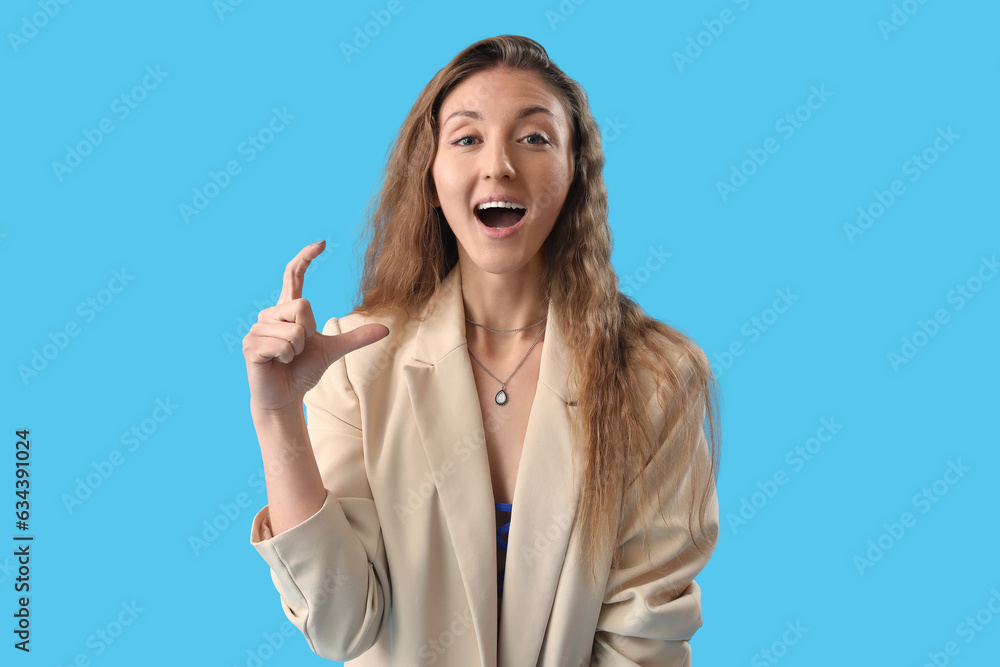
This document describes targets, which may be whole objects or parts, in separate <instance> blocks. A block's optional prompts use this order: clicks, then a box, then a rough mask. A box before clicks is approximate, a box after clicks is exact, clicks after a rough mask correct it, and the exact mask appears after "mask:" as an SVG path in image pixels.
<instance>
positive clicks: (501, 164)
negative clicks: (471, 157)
mask: <svg viewBox="0 0 1000 667" xmlns="http://www.w3.org/2000/svg"><path fill="white" fill-rule="evenodd" d="M482 155H483V160H484V164H483V173H484V174H485V175H486V176H489V177H490V178H492V179H494V180H499V179H501V178H503V177H504V176H507V177H508V178H513V177H514V176H515V173H514V165H513V163H512V162H511V161H510V158H509V157H508V156H507V147H506V144H504V142H502V141H494V142H492V145H487V146H486V150H484V151H483V153H482Z"/></svg>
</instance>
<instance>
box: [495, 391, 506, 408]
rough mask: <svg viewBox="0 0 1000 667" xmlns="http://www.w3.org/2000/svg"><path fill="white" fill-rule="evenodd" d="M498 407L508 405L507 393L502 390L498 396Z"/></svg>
mask: <svg viewBox="0 0 1000 667" xmlns="http://www.w3.org/2000/svg"><path fill="white" fill-rule="evenodd" d="M496 402H497V405H507V392H506V391H504V390H503V389H501V390H500V391H498V392H497V396H496Z"/></svg>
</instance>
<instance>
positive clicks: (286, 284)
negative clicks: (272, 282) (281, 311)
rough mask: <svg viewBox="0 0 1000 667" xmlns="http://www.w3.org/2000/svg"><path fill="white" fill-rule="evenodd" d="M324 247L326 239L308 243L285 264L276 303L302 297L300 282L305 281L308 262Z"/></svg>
mask: <svg viewBox="0 0 1000 667" xmlns="http://www.w3.org/2000/svg"><path fill="white" fill-rule="evenodd" d="M325 247H326V241H317V242H316V243H310V244H309V245H307V246H306V247H305V248H303V249H302V250H300V251H299V254H297V255H296V256H295V257H293V258H292V261H290V262H289V263H288V265H287V266H285V277H284V280H283V281H282V283H281V296H279V297H278V303H285V302H286V301H292V300H293V299H301V298H302V283H303V282H304V281H305V276H306V269H308V268H309V262H311V261H313V260H314V259H316V257H317V256H318V255H319V254H320V253H321V252H323V249H324V248H325Z"/></svg>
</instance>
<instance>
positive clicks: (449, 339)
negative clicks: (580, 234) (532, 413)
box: [411, 263, 576, 405]
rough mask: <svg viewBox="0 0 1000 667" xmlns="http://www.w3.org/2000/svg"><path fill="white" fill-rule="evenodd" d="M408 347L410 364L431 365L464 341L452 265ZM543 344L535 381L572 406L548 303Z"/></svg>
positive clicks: (458, 282) (457, 276) (458, 277)
mask: <svg viewBox="0 0 1000 667" xmlns="http://www.w3.org/2000/svg"><path fill="white" fill-rule="evenodd" d="M421 317H422V318H423V321H422V322H420V324H419V325H418V328H417V333H416V336H415V340H414V346H413V348H412V356H411V363H412V362H419V363H422V364H426V365H429V366H434V365H435V364H437V363H438V362H439V361H440V360H441V359H443V358H444V357H445V356H447V355H448V354H450V353H452V352H454V351H455V350H456V349H458V348H459V347H464V346H466V345H467V341H466V339H465V302H464V300H463V297H462V272H461V270H460V268H459V265H458V264H457V263H456V264H455V266H454V267H452V269H451V270H450V271H449V272H448V274H447V275H446V276H445V277H444V280H442V281H441V284H440V285H438V288H437V290H436V291H435V292H434V295H433V296H432V297H431V298H430V299H428V301H427V304H426V305H425V306H424V309H423V312H422V313H421ZM545 326H546V329H545V341H544V344H543V346H542V360H541V365H540V367H539V370H538V381H539V382H540V383H542V384H544V385H545V386H546V387H548V388H549V389H551V390H552V391H554V392H555V393H556V394H558V395H559V397H560V398H562V399H563V401H564V402H566V403H568V404H570V405H575V404H576V401H575V399H574V398H573V397H572V396H571V395H570V393H569V389H568V384H567V381H568V377H567V375H568V373H569V357H568V352H567V350H566V346H565V340H564V339H563V336H562V330H561V329H560V322H559V317H558V313H556V312H555V310H554V309H553V308H552V303H551V302H550V303H549V309H548V314H547V319H546V322H545Z"/></svg>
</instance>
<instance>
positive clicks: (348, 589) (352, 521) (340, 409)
mask: <svg viewBox="0 0 1000 667" xmlns="http://www.w3.org/2000/svg"><path fill="white" fill-rule="evenodd" d="M323 333H324V334H327V335H336V334H339V333H341V330H340V325H339V322H338V320H337V318H331V319H330V320H329V321H328V322H327V324H326V326H325V327H324V329H323ZM304 402H305V406H306V420H307V424H308V433H309V440H310V442H311V444H312V449H313V452H314V454H315V456H316V462H317V464H318V466H319V471H320V475H321V476H322V478H323V485H324V487H326V498H325V500H324V502H323V505H322V507H320V509H319V510H317V512H316V513H315V514H313V515H312V516H311V517H309V518H308V519H306V520H305V521H303V522H302V523H300V524H298V525H296V526H294V527H292V528H290V529H288V530H285V531H283V532H282V533H280V534H278V535H273V534H272V532H271V526H270V521H269V514H268V508H267V506H265V507H264V508H263V509H261V510H260V512H258V513H257V515H256V516H255V517H254V519H253V522H252V524H251V529H250V543H251V544H252V545H253V547H254V548H255V549H256V550H257V553H259V554H260V555H261V557H262V558H263V559H264V560H265V561H266V562H267V564H268V565H269V566H270V568H271V580H272V581H273V582H274V586H275V588H276V589H277V591H278V594H279V595H280V598H281V604H282V608H283V609H284V612H285V615H286V616H287V617H288V619H289V620H290V621H291V622H292V623H293V624H294V625H295V627H297V628H298V629H299V630H300V631H301V632H302V634H303V635H304V636H305V638H306V641H307V642H308V643H309V647H310V648H311V649H312V651H313V652H314V653H316V654H317V655H319V656H321V657H324V658H328V659H331V660H340V661H344V660H352V659H354V658H356V657H358V656H359V655H361V654H362V653H364V652H365V651H367V650H368V649H369V648H371V646H373V645H374V644H375V642H376V641H377V639H378V637H379V634H380V633H381V632H382V630H383V628H384V627H385V626H386V625H387V624H388V617H389V609H390V607H391V586H390V582H389V569H388V564H387V560H386V554H385V546H384V544H383V541H382V529H381V524H380V523H379V517H378V513H377V512H376V509H375V502H374V500H373V496H372V492H371V487H370V485H369V483H368V476H367V473H366V470H365V460H364V448H363V442H362V436H361V410H360V405H359V402H358V397H357V394H356V393H355V391H354V389H353V387H352V385H351V382H350V379H349V378H348V375H347V366H346V363H345V360H344V359H343V358H341V359H338V360H337V361H336V362H335V363H334V364H333V365H331V366H330V368H328V369H327V371H326V373H325V374H324V375H323V377H322V379H321V380H320V381H319V383H318V384H317V385H316V386H315V387H314V388H313V389H312V390H311V391H309V392H308V393H306V395H305V399H304Z"/></svg>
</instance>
